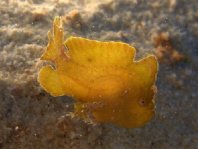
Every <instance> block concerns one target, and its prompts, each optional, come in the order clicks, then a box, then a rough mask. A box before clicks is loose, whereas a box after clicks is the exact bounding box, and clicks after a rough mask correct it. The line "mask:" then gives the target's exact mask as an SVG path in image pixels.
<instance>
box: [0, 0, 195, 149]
mask: <svg viewBox="0 0 198 149" xmlns="http://www.w3.org/2000/svg"><path fill="white" fill-rule="evenodd" d="M197 10H198V4H197V2H196V0H189V1H185V0H168V1H163V0H158V1H155V0H151V1H149V2H147V1H144V0H125V1H122V0H108V1H105V0H102V1H100V2H96V1H95V0H92V1H91V0H73V1H71V0H48V1H47V0H41V1H38V0H27V1H24V0H9V1H8V0H1V1H0V18H1V21H0V148H3V149H12V148H15V149H20V148H21V149H23V148H24V149H30V148H44V149H45V148H60V149H61V148H74V149H76V148H82V149H88V148H91V149H92V148H93V149H95V148H96V149H99V148H102V149H104V148H106V149H122V148H123V149H131V148H134V149H135V148H137V149H140V148H141V149H146V148H153V149H164V148H170V149H172V148H173V149H177V148H178V149H182V148H188V149H195V148H198V142H197V140H198V133H197V132H198V127H197V125H198V114H197V112H196V111H197V109H196V108H197V106H198V101H197V98H198V93H197V87H198V86H197V84H198V78H197V72H198V66H197V63H198V52H197V49H198V42H197V40H198V22H197V19H198V11H197ZM74 14H75V15H74ZM57 15H59V16H63V18H64V29H65V36H71V35H73V36H82V37H87V38H90V39H97V40H101V41H110V40H114V41H123V42H126V43H129V44H131V45H134V46H135V47H136V48H137V50H138V51H137V59H138V58H140V57H141V56H143V55H145V54H146V53H154V54H156V55H157V56H158V58H159V61H160V63H159V65H160V69H159V74H158V79H157V86H158V93H157V97H156V104H157V105H156V115H155V117H154V118H153V119H152V121H151V122H149V123H148V124H147V125H145V126H144V127H142V128H136V129H125V128H120V127H116V126H114V125H111V124H95V125H93V124H87V123H85V122H83V121H82V120H81V119H77V118H72V117H71V116H68V114H69V113H70V112H71V111H73V100H72V99H71V98H69V97H52V96H50V95H49V94H48V93H46V92H45V91H44V90H43V89H41V87H40V86H39V84H38V82H37V73H38V70H39V69H40V68H41V66H42V65H43V64H42V63H41V62H40V61H39V57H40V56H41V54H42V53H43V48H44V47H45V46H46V45H47V42H48V41H47V31H48V30H49V29H50V28H51V26H52V22H53V19H54V17H55V16H57ZM175 53H176V54H175Z"/></svg>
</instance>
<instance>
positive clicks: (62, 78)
mask: <svg viewBox="0 0 198 149" xmlns="http://www.w3.org/2000/svg"><path fill="white" fill-rule="evenodd" d="M62 22H63V21H62V19H61V17H55V19H54V23H53V29H52V31H49V32H48V39H49V43H48V45H47V47H46V50H45V52H44V54H43V55H42V56H41V60H47V61H51V64H52V65H50V64H49V65H47V66H43V67H42V68H41V70H40V71H39V74H38V82H39V83H40V85H41V87H42V88H43V89H44V90H45V91H47V92H48V93H50V94H51V95H52V96H63V95H65V96H71V97H73V99H74V100H75V104H74V109H75V112H74V114H75V116H78V117H81V118H83V119H84V120H87V119H89V120H90V119H91V121H93V122H95V123H111V124H115V125H118V126H121V127H125V128H135V127H141V126H143V125H144V124H146V123H147V122H148V121H150V120H151V118H152V117H153V115H154V113H155V101H154V97H155V94H156V86H155V81H156V76H157V72H158V62H157V59H156V57H155V56H154V55H151V54H150V55H147V56H145V57H144V58H142V59H141V60H138V61H136V60H134V57H135V52H136V49H135V48H134V47H132V46H130V45H129V44H126V43H123V42H114V41H110V42H101V41H97V40H90V39H85V38H81V37H69V38H67V39H66V40H64V38H63V36H64V32H63V26H62Z"/></svg>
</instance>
